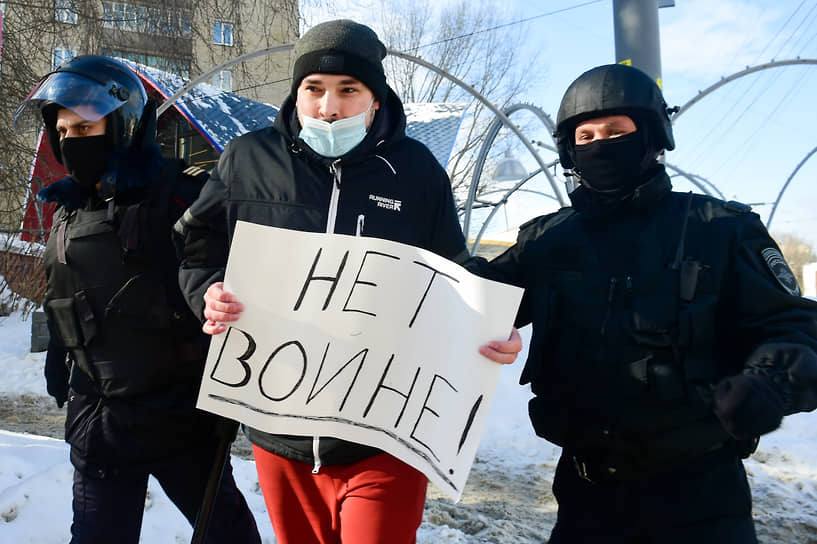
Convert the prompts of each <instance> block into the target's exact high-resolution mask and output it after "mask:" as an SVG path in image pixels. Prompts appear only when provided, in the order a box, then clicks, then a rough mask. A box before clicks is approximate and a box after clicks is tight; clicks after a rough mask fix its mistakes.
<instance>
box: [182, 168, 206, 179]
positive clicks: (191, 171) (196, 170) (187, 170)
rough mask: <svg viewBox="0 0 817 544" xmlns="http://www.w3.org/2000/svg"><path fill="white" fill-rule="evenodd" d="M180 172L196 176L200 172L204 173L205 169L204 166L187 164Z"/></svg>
mask: <svg viewBox="0 0 817 544" xmlns="http://www.w3.org/2000/svg"><path fill="white" fill-rule="evenodd" d="M182 173H183V174H187V175H188V176H192V177H194V178H196V177H199V176H200V175H202V174H206V173H207V170H205V169H204V168H199V167H198V166H188V167H187V168H185V169H184V170H182Z"/></svg>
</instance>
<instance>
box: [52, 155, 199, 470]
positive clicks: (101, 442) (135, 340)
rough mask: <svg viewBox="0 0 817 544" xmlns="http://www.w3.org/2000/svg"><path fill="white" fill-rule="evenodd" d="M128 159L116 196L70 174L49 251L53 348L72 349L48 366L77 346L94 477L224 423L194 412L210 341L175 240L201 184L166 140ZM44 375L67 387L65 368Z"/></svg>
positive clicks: (82, 451)
mask: <svg viewBox="0 0 817 544" xmlns="http://www.w3.org/2000/svg"><path fill="white" fill-rule="evenodd" d="M130 159H131V160H130V162H129V163H128V166H127V167H124V168H122V169H120V170H119V172H118V183H117V186H118V190H117V193H116V197H115V198H114V199H112V200H110V201H106V200H103V199H101V198H99V197H98V196H97V195H96V194H90V192H89V191H87V190H86V189H85V188H83V187H81V186H80V185H78V184H76V183H74V182H73V181H72V180H71V179H70V178H66V179H64V180H61V181H59V182H57V184H55V186H54V187H53V188H52V189H51V190H49V191H45V192H46V197H45V198H46V199H47V200H54V201H57V202H58V203H59V204H60V206H58V208H57V209H56V211H55V214H54V223H53V227H52V229H51V233H50V235H49V239H48V243H47V245H46V250H45V254H44V264H45V269H46V278H47V281H46V284H47V290H46V297H45V302H44V308H45V311H46V313H47V316H48V319H49V327H50V329H51V331H52V332H53V333H54V336H55V338H54V339H53V340H54V341H52V342H51V343H50V346H49V351H52V350H60V349H62V350H64V352H63V353H62V354H61V355H59V356H58V357H54V356H51V354H49V365H52V366H53V365H61V364H63V363H64V361H65V360H66V357H65V352H67V355H68V361H69V363H70V378H69V381H70V390H69V391H68V392H67V396H68V407H67V414H66V423H65V435H66V441H67V442H69V443H70V444H71V460H72V462H73V463H74V465H75V466H76V468H77V469H79V470H80V471H82V472H84V473H85V474H87V475H90V476H92V477H105V476H106V475H109V474H111V473H114V472H118V471H121V470H125V469H127V468H133V469H140V470H145V469H149V468H150V467H151V466H154V465H157V464H162V463H165V462H170V461H172V460H173V459H178V458H179V456H181V455H184V454H185V452H189V451H190V450H191V449H195V448H196V447H197V445H198V444H199V443H201V441H203V440H206V439H208V438H211V437H212V432H211V429H212V425H213V421H214V416H211V415H208V414H204V413H203V412H201V411H198V410H196V409H195V399H196V394H197V391H198V384H199V383H200V381H201V372H202V369H203V366H204V356H205V354H206V348H207V341H208V338H207V337H206V335H204V334H203V333H202V332H201V330H200V324H199V321H198V320H197V319H196V318H195V316H193V314H192V313H191V312H190V311H189V308H188V307H187V305H186V303H185V301H184V299H183V297H182V296H181V292H180V290H179V287H178V280H177V273H178V261H177V259H176V255H175V249H174V248H173V245H172V243H171V239H170V232H171V229H172V225H173V223H174V222H175V221H176V219H178V217H179V216H180V215H181V214H182V212H183V210H184V209H185V208H186V207H187V205H189V203H190V202H192V201H193V199H194V198H195V196H196V195H197V194H198V191H199V190H200V188H201V184H202V179H201V176H198V177H197V176H195V175H191V173H192V172H191V171H190V170H188V171H187V173H185V172H183V169H184V164H183V163H182V161H175V160H164V161H163V160H162V159H161V155H160V151H159V149H158V147H155V148H152V149H151V150H150V152H144V153H142V154H140V155H139V156H138V157H134V156H130ZM140 163H142V164H141V165H140V166H137V165H139V164H140ZM151 165H155V168H153V167H152V166H151ZM151 170H152V172H151ZM198 172H200V173H201V174H203V175H204V176H205V177H206V173H204V172H203V171H201V170H199V171H198ZM46 374H47V376H48V377H49V383H48V387H49V391H50V392H57V391H64V390H65V388H66V387H67V386H68V384H66V383H64V381H62V380H65V377H64V376H65V373H64V372H59V371H56V369H53V368H52V369H46ZM55 381H61V383H55ZM55 396H57V395H55ZM58 400H59V396H58Z"/></svg>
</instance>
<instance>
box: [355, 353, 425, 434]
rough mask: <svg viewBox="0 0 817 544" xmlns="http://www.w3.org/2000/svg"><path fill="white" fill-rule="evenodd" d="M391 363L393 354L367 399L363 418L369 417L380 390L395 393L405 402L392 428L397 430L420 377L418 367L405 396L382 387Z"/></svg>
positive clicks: (391, 388)
mask: <svg viewBox="0 0 817 544" xmlns="http://www.w3.org/2000/svg"><path fill="white" fill-rule="evenodd" d="M392 361H394V353H392V354H391V356H390V357H389V362H388V363H386V368H384V369H383V374H382V375H381V376H380V381H379V382H378V384H377V387H376V388H375V390H374V393H372V398H371V399H369V404H368V405H367V406H366V410H364V412H363V417H366V416H367V415H369V411H370V410H371V409H372V405H373V404H374V401H375V399H376V398H377V395H378V394H379V393H380V390H381V389H388V390H389V391H391V392H393V393H396V394H397V395H398V396H400V397H403V398H404V399H405V400H404V401H403V407H402V408H401V409H400V414H398V416H397V420H396V421H395V422H394V427H395V428H397V426H398V425H400V420H401V419H402V418H403V413H404V412H405V411H406V406H408V401H409V397H411V393H412V391H414V386H415V385H416V384H417V376H419V375H420V367H419V366H418V367H417V371H416V372H415V373H414V379H412V380H411V387H409V391H408V393H406V394H403V393H401V392H400V391H399V390H397V389H395V388H394V387H389V386H387V385H383V382H385V381H386V374H388V373H389V368H391V364H392Z"/></svg>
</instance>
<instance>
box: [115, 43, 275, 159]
mask: <svg viewBox="0 0 817 544" xmlns="http://www.w3.org/2000/svg"><path fill="white" fill-rule="evenodd" d="M120 60H122V62H124V63H126V64H128V65H129V66H130V67H131V68H133V69H134V70H135V71H136V72H137V73H138V74H140V75H141V76H142V77H143V78H144V79H146V80H147V81H148V82H150V83H151V84H152V85H153V87H154V88H155V89H156V90H157V91H158V92H159V93H160V94H161V95H162V96H164V97H165V98H168V97H170V96H172V95H173V94H174V93H175V92H176V91H178V90H179V89H181V88H182V87H184V85H185V83H187V82H186V81H185V80H184V79H182V78H181V77H179V76H177V75H175V74H171V73H169V72H165V71H162V70H159V69H157V68H151V67H150V66H145V65H144V64H137V63H135V62H132V61H129V60H126V59H120ZM173 106H174V107H175V108H176V109H177V110H179V112H180V113H181V114H182V115H183V116H184V117H185V118H186V119H187V120H188V121H189V122H190V123H191V124H192V125H193V126H194V127H195V128H196V129H198V130H199V132H201V134H202V136H204V137H205V138H206V139H207V140H208V141H209V142H210V143H211V144H212V146H213V147H214V148H215V149H216V150H217V151H218V152H219V153H221V152H222V151H223V150H224V146H225V145H227V142H229V141H230V140H232V139H233V138H235V137H236V136H239V135H241V134H244V133H245V132H250V131H252V130H258V129H261V128H264V127H267V126H270V125H272V123H273V121H275V116H276V115H277V114H278V108H276V107H275V106H271V105H269V104H264V103H263V102H256V101H255V100H250V99H249V98H245V97H243V96H239V95H237V94H233V93H230V92H226V91H223V90H221V89H219V88H217V87H213V86H212V85H207V84H205V83H200V84H198V85H196V86H195V87H193V88H192V89H190V90H189V91H188V92H186V93H185V94H183V95H182V96H180V97H179V99H178V100H177V101H176V102H175V103H174V104H173Z"/></svg>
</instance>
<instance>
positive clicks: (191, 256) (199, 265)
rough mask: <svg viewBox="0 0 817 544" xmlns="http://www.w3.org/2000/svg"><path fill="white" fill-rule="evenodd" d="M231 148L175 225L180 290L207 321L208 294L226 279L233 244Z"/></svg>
mask: <svg viewBox="0 0 817 544" xmlns="http://www.w3.org/2000/svg"><path fill="white" fill-rule="evenodd" d="M228 153H229V145H228V147H227V149H225V151H224V154H222V157H221V159H220V160H219V162H218V165H217V166H216V169H215V170H214V171H213V172H211V174H210V177H209V179H208V180H207V182H206V183H205V184H204V187H203V188H202V190H201V193H200V194H199V196H198V198H196V200H195V201H194V202H193V204H191V205H190V207H189V208H187V210H185V212H184V214H182V216H181V217H180V218H179V220H178V221H176V224H175V225H174V226H173V243H174V245H175V247H176V252H177V255H178V258H179V261H180V264H179V287H180V288H181V291H182V294H183V295H184V297H185V300H186V302H187V304H188V305H189V306H190V309H191V310H192V311H193V313H194V314H195V315H196V317H198V318H199V320H201V321H203V320H204V299H203V296H204V293H205V291H206V290H207V288H208V287H209V286H210V284H212V283H214V282H217V281H222V280H223V279H224V268H225V267H226V265H227V255H228V252H229V241H228V233H227V218H226V210H225V202H226V200H227V187H226V185H225V182H224V181H223V180H224V179H225V178H224V174H225V173H226V172H229V167H228V165H229V162H230V160H229V155H228Z"/></svg>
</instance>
